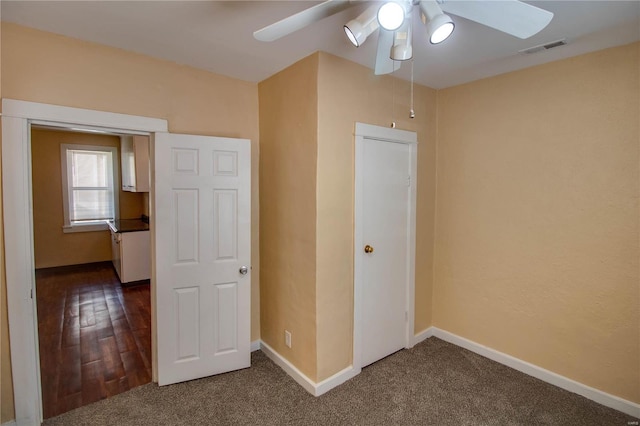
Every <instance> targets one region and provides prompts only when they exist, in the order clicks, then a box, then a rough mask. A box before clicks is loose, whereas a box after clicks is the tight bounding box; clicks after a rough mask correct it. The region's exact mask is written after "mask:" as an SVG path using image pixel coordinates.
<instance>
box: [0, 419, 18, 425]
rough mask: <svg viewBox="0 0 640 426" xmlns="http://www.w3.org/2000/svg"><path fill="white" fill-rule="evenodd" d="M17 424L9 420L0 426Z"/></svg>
mask: <svg viewBox="0 0 640 426" xmlns="http://www.w3.org/2000/svg"><path fill="white" fill-rule="evenodd" d="M16 425H17V423H16V421H15V420H9V421H8V422H4V423H2V424H1V425H0V426H16Z"/></svg>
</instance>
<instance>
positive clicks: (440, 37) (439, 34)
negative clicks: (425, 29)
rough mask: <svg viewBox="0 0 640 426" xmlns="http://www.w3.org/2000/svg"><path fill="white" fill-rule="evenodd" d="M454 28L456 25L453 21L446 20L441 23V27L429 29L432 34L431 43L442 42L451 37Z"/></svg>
mask: <svg viewBox="0 0 640 426" xmlns="http://www.w3.org/2000/svg"><path fill="white" fill-rule="evenodd" d="M432 22H433V21H432ZM454 28H455V25H454V24H453V22H445V23H443V24H441V25H440V26H439V27H437V28H436V29H434V30H433V32H431V31H429V33H430V34H431V37H429V41H430V42H431V44H438V43H442V42H443V41H445V40H446V39H447V38H449V36H450V35H451V33H453V29H454Z"/></svg>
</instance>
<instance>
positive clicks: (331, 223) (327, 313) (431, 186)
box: [261, 53, 436, 380]
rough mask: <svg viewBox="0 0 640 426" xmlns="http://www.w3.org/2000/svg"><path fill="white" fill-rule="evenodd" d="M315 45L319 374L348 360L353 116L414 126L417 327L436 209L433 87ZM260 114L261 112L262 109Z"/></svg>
mask: <svg viewBox="0 0 640 426" xmlns="http://www.w3.org/2000/svg"><path fill="white" fill-rule="evenodd" d="M409 89H410V85H409V83H408V82H406V81H403V80H399V79H396V78H392V77H389V76H384V77H380V76H377V77H376V76H374V75H373V73H372V72H371V70H370V69H368V68H366V67H363V66H361V65H357V64H355V63H353V62H349V61H347V60H344V59H341V58H338V57H336V56H333V55H329V54H326V53H320V70H319V76H318V105H319V106H318V194H317V203H318V215H317V245H316V247H317V248H316V249H317V273H316V281H317V285H316V287H317V301H316V309H317V324H318V326H317V327H318V380H323V379H326V378H327V377H330V376H331V375H333V374H335V373H336V372H338V371H340V370H342V369H343V368H346V367H348V366H349V365H350V364H351V360H352V353H353V231H354V221H353V215H354V212H353V205H354V173H355V171H354V164H355V159H354V137H353V132H354V123H355V122H363V123H368V124H375V125H378V126H385V127H388V126H390V124H391V122H392V121H394V120H395V122H396V123H397V128H399V129H405V130H411V131H415V132H417V134H418V179H417V182H418V183H417V185H418V186H417V191H418V196H417V224H416V228H417V229H416V245H417V247H416V295H415V308H416V315H415V332H420V331H422V330H424V329H426V328H428V327H429V326H430V325H431V293H432V286H433V226H434V211H435V158H436V157H435V146H436V140H435V138H436V91H435V90H432V89H429V88H427V87H424V86H420V85H415V87H414V90H415V108H414V109H415V112H416V118H415V119H410V118H409V108H410V107H409V94H410V90H409ZM261 120H262V117H261Z"/></svg>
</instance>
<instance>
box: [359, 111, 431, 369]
mask: <svg viewBox="0 0 640 426" xmlns="http://www.w3.org/2000/svg"><path fill="white" fill-rule="evenodd" d="M354 136H355V145H356V146H355V212H354V219H355V227H354V228H355V231H354V246H353V250H354V251H353V260H354V280H353V367H354V369H356V370H357V371H358V372H359V371H360V370H361V369H362V327H363V326H364V324H362V291H363V282H362V280H363V265H362V259H363V257H362V248H363V247H364V239H363V235H362V217H363V215H364V214H365V211H364V208H363V187H364V178H363V169H364V163H363V162H364V144H366V143H367V139H369V140H378V141H385V142H391V143H401V144H406V145H408V146H409V150H410V156H411V159H410V162H411V172H410V173H411V178H410V179H411V182H410V192H409V220H408V223H407V227H408V233H409V242H408V247H407V253H408V257H409V259H408V261H407V283H406V289H407V298H406V299H407V300H406V312H407V321H406V331H405V348H410V347H412V346H413V345H414V337H413V336H414V332H413V327H414V322H415V317H414V311H415V306H414V304H415V258H416V186H417V185H416V177H417V170H418V158H417V157H418V155H417V154H418V137H417V134H416V133H415V132H409V131H406V130H398V129H390V128H387V127H380V126H373V125H371V124H364V123H356V125H355V134H354Z"/></svg>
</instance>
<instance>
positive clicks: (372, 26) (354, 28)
mask: <svg viewBox="0 0 640 426" xmlns="http://www.w3.org/2000/svg"><path fill="white" fill-rule="evenodd" d="M377 14H378V12H377V7H376V6H375V5H374V6H370V7H369V8H367V10H365V11H364V12H362V14H360V16H358V17H357V18H356V19H352V20H351V21H349V22H347V23H346V25H344V32H345V34H346V35H347V38H348V39H349V41H350V42H351V43H352V44H353V45H354V46H355V47H360V46H361V45H362V43H364V42H365V40H366V39H367V37H369V36H370V35H371V33H372V32H374V31H375V30H377V29H378V20H377Z"/></svg>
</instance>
